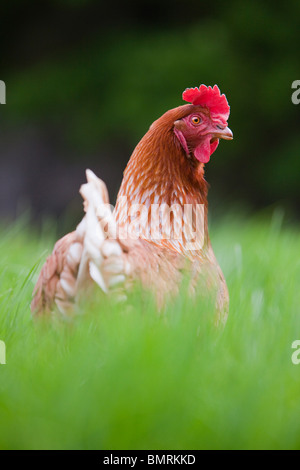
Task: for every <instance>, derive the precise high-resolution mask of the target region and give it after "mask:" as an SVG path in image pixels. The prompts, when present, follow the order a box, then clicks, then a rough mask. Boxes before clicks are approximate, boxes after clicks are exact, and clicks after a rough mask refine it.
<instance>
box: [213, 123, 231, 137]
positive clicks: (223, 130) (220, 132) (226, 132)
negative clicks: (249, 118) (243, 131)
mask: <svg viewBox="0 0 300 470" xmlns="http://www.w3.org/2000/svg"><path fill="white" fill-rule="evenodd" d="M212 135H213V137H214V138H217V139H225V140H231V139H233V133H232V131H231V130H230V129H229V127H222V126H220V125H217V126H216V127H215V129H214V132H212Z"/></svg>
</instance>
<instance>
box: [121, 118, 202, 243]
mask: <svg viewBox="0 0 300 470" xmlns="http://www.w3.org/2000/svg"><path fill="white" fill-rule="evenodd" d="M136 205H142V206H143V208H145V209H141V210H143V211H144V217H140V219H139V221H138V227H136V229H138V231H139V235H140V236H141V238H147V239H151V240H152V241H153V236H151V230H153V229H154V231H155V230H159V234H160V235H159V236H158V238H157V237H156V240H159V241H158V243H160V244H161V240H162V239H165V238H168V237H166V233H165V232H166V231H167V232H168V234H170V237H169V238H171V239H173V242H170V243H171V245H172V247H173V248H174V247H175V249H178V251H184V249H185V245H186V240H183V241H182V240H181V242H176V243H174V238H176V234H175V231H176V227H177V229H178V226H179V225H180V223H185V224H186V225H187V226H188V230H190V231H195V230H196V225H195V220H193V219H194V218H195V214H196V212H195V211H196V210H197V209H198V210H200V212H201V211H202V212H201V214H202V215H201V217H200V218H201V221H200V226H201V227H200V230H202V231H203V234H204V235H203V236H204V239H205V240H206V239H207V237H208V234H207V183H206V181H205V179H204V165H203V164H202V163H199V162H198V161H196V160H195V159H194V158H193V157H191V158H188V157H187V155H186V154H185V152H184V150H183V149H182V147H181V145H180V143H179V141H178V139H177V137H176V136H175V134H174V132H173V128H170V126H166V125H165V126H164V125H163V124H159V123H158V124H157V123H154V124H153V125H152V126H151V128H150V129H149V131H148V132H147V134H146V135H145V136H144V137H143V138H142V140H141V141H140V142H139V144H138V145H137V147H136V148H135V150H134V152H133V154H132V156H131V158H130V160H129V162H128V164H127V167H126V169H125V172H124V178H123V181H122V184H121V188H120V191H119V194H118V198H117V204H116V208H115V215H116V219H117V223H118V226H119V227H122V228H124V227H126V228H127V227H128V225H130V224H131V225H132V222H133V220H134V219H135V218H136V212H135V215H133V213H132V212H131V209H130V208H131V207H133V206H134V207H135V209H137V206H136ZM157 206H159V207H160V208H161V210H160V214H159V215H158V212H156V218H155V215H154V217H152V218H151V216H150V215H151V213H152V214H154V209H153V208H154V207H155V208H157ZM187 207H189V208H190V210H192V217H189V216H187V215H186V213H185V210H186V211H187V212H188V210H189V209H186V208H187ZM145 210H146V216H145ZM155 210H157V209H155ZM133 212H134V211H133ZM198 222H199V221H198ZM168 224H169V226H171V227H169V226H168ZM176 224H177V225H176ZM154 225H155V227H154ZM165 226H166V228H165ZM197 227H198V229H197V230H199V225H197ZM156 234H157V232H156ZM168 234H167V235H168ZM170 243H169V244H170ZM164 244H166V242H164ZM167 245H168V243H167Z"/></svg>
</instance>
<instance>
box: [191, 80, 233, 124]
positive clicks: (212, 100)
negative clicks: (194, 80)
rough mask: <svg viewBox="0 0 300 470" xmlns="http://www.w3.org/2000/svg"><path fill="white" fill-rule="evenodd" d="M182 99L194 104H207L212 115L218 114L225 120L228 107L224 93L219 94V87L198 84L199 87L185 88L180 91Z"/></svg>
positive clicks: (227, 114) (228, 110)
mask: <svg viewBox="0 0 300 470" xmlns="http://www.w3.org/2000/svg"><path fill="white" fill-rule="evenodd" d="M182 99H183V100H184V101H187V102H188V103H192V104H194V105H202V106H207V107H208V108H209V110H210V113H211V114H212V115H216V114H218V115H219V116H220V117H222V118H223V119H225V121H227V119H228V116H229V113H230V107H229V105H228V101H227V99H226V96H225V95H224V94H222V95H221V93H220V90H219V87H218V86H217V85H215V86H214V87H213V88H212V87H211V86H209V87H207V86H206V85H200V86H199V88H197V87H196V88H187V89H186V90H185V91H184V92H183V93H182Z"/></svg>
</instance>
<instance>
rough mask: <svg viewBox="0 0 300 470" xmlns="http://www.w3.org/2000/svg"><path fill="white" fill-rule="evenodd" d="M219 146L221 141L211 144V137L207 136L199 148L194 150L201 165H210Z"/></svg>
mask: <svg viewBox="0 0 300 470" xmlns="http://www.w3.org/2000/svg"><path fill="white" fill-rule="evenodd" d="M218 144H219V139H217V140H216V141H215V142H213V143H212V144H211V143H210V136H207V137H206V138H205V140H204V141H202V142H201V144H200V145H198V147H196V148H195V150H194V157H195V158H196V159H197V160H198V161H199V162H201V163H208V162H209V160H210V156H211V154H212V153H213V152H214V151H215V150H216V148H217V147H218Z"/></svg>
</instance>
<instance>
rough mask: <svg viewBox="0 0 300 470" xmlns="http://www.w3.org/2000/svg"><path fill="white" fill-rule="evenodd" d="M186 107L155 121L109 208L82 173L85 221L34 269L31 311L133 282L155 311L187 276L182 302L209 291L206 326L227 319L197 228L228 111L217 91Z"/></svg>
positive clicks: (213, 265) (202, 224) (67, 308)
mask: <svg viewBox="0 0 300 470" xmlns="http://www.w3.org/2000/svg"><path fill="white" fill-rule="evenodd" d="M182 97H183V100H185V101H187V102H188V103H189V104H185V105H182V106H179V107H177V108H174V109H171V110H169V111H167V112H166V113H165V114H163V115H162V116H161V117H160V118H159V119H157V120H156V121H155V122H154V123H153V124H152V125H151V126H150V128H149V130H148V132H147V133H146V134H145V136H144V137H143V138H142V139H141V141H140V142H139V144H138V145H137V146H136V148H135V150H134V152H133V154H132V156H131V158H130V160H129V162H128V164H127V167H126V169H125V171H124V177H123V181H122V184H121V188H120V190H119V194H118V197H117V203H116V207H115V209H114V210H112V208H111V206H110V205H109V199H108V194H107V190H106V186H105V184H104V183H103V182H102V181H101V180H99V179H98V178H97V177H96V176H95V175H94V173H93V172H91V171H90V170H87V172H86V176H87V183H86V184H84V185H82V186H81V189H80V193H81V195H82V197H83V199H84V210H85V216H84V218H83V220H82V221H81V222H80V224H79V225H78V226H77V228H76V230H75V231H74V232H72V233H69V234H67V235H66V236H65V237H63V238H62V239H60V240H59V241H58V242H57V243H56V245H55V247H54V250H53V253H52V254H51V256H49V257H48V258H47V260H46V262H45V264H44V266H43V267H42V270H41V272H40V275H39V278H38V280H37V283H36V286H35V289H34V294H33V301H32V304H31V308H32V311H33V312H35V313H41V312H50V311H51V310H52V309H53V307H54V306H55V304H56V306H57V307H58V309H59V310H60V311H61V312H62V313H64V314H68V313H69V312H71V311H72V308H73V306H74V304H75V303H76V302H77V301H78V298H79V297H80V296H81V295H88V290H87V288H88V286H89V285H92V284H94V283H97V284H98V285H99V286H100V287H101V288H102V290H103V291H104V292H108V291H109V290H110V289H113V286H114V285H116V284H119V283H122V285H123V287H124V290H125V291H126V289H129V288H130V285H131V283H132V282H134V281H135V280H137V281H140V282H141V283H142V285H143V286H144V287H145V288H147V289H151V290H153V292H154V293H155V295H156V298H157V302H158V305H159V306H162V305H164V303H165V302H166V300H167V299H168V297H172V296H174V295H176V294H177V293H178V291H179V288H180V285H181V281H182V279H183V276H184V275H185V273H186V272H187V273H188V275H189V279H190V280H189V287H188V288H189V291H190V293H191V295H193V294H194V293H198V292H199V291H200V292H201V293H202V294H204V295H208V294H211V293H212V292H213V293H214V295H215V302H216V322H222V323H225V321H226V319H227V315H228V302H229V296H228V290H227V286H226V282H225V279H224V276H223V273H222V271H221V268H220V267H219V265H218V263H217V260H216V258H215V255H214V252H213V249H212V246H211V243H210V239H209V234H208V227H207V183H206V181H205V178H204V166H205V164H206V163H208V161H209V160H210V156H211V154H212V153H213V152H214V151H215V150H216V148H217V146H218V143H219V139H232V138H233V135H232V132H231V130H230V129H229V128H228V127H227V120H228V117H229V112H230V108H229V105H228V102H227V99H226V97H225V95H224V94H221V93H220V90H219V88H218V87H217V85H215V86H214V87H210V86H209V87H206V86H205V85H201V86H200V87H199V88H198V87H196V88H188V89H186V90H185V91H184V92H183V95H182Z"/></svg>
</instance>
